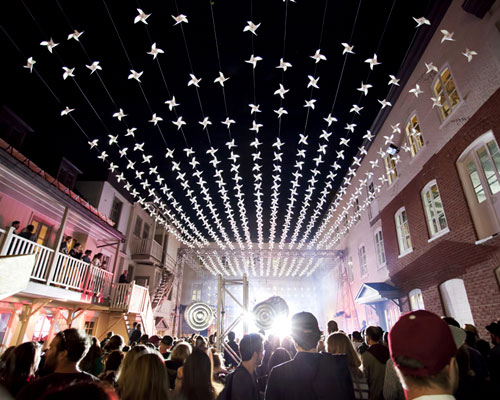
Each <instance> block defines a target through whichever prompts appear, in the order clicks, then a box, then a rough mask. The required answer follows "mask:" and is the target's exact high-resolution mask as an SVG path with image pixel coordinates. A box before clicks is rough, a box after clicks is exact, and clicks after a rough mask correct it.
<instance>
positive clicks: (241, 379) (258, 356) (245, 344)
mask: <svg viewBox="0 0 500 400" xmlns="http://www.w3.org/2000/svg"><path fill="white" fill-rule="evenodd" d="M239 350H240V354H241V364H240V365H239V366H238V367H237V368H236V370H235V371H234V373H233V374H231V378H230V379H231V385H230V387H229V388H228V394H230V398H231V399H233V400H259V391H258V390H257V380H256V376H255V369H256V368H257V367H258V366H259V365H260V364H261V363H262V359H263V357H264V344H263V338H262V336H261V335H260V334H258V333H250V334H248V335H245V336H243V338H242V339H241V341H240V348H239Z"/></svg>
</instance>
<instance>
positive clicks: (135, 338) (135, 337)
mask: <svg viewBox="0 0 500 400" xmlns="http://www.w3.org/2000/svg"><path fill="white" fill-rule="evenodd" d="M134 324H136V325H135V327H134V326H132V330H131V331H130V334H129V335H128V344H129V345H131V344H132V343H137V342H139V339H140V338H141V336H142V331H141V328H142V327H141V324H138V323H136V322H134Z"/></svg>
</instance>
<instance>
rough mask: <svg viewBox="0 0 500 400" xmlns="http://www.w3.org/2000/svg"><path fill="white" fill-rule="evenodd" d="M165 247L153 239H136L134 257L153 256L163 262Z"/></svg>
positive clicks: (133, 246) (133, 245)
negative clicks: (162, 256)
mask: <svg viewBox="0 0 500 400" xmlns="http://www.w3.org/2000/svg"><path fill="white" fill-rule="evenodd" d="M162 253H163V247H162V246H161V244H159V243H157V242H156V241H155V240H153V239H135V240H134V241H133V242H132V256H147V257H149V256H151V257H153V258H155V259H156V260H158V261H161V255H162Z"/></svg>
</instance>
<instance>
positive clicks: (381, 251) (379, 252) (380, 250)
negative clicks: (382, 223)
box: [373, 228, 387, 268]
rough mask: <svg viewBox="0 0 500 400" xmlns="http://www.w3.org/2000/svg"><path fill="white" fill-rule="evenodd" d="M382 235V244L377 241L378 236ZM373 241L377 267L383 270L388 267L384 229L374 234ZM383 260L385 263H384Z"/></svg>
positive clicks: (379, 229)
mask: <svg viewBox="0 0 500 400" xmlns="http://www.w3.org/2000/svg"><path fill="white" fill-rule="evenodd" d="M379 233H380V243H379V241H377V235H378V234H379ZM373 241H374V244H375V254H376V257H377V266H378V268H383V267H385V266H386V265H387V257H386V255H385V247H384V234H383V232H382V228H378V229H377V230H376V231H375V233H374V234H373ZM382 259H383V261H382Z"/></svg>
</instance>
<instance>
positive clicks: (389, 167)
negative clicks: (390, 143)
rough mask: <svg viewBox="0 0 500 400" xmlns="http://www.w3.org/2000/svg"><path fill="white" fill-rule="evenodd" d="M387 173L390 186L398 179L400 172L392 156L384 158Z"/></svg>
mask: <svg viewBox="0 0 500 400" xmlns="http://www.w3.org/2000/svg"><path fill="white" fill-rule="evenodd" d="M384 165H385V173H386V175H387V180H388V182H389V185H391V184H392V182H394V181H395V180H396V178H397V177H398V171H397V169H396V161H394V158H393V157H392V156H391V155H390V154H386V155H385V157H384Z"/></svg>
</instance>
